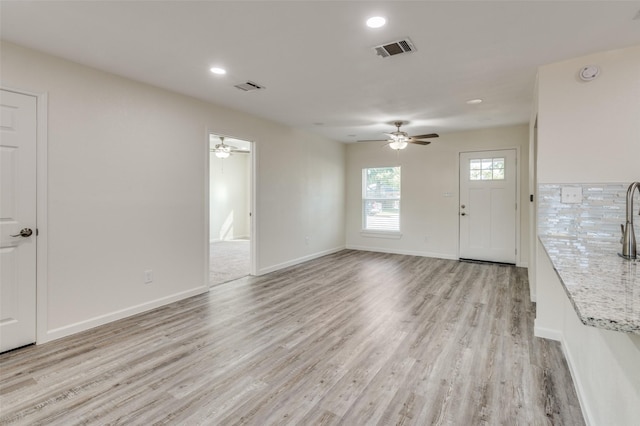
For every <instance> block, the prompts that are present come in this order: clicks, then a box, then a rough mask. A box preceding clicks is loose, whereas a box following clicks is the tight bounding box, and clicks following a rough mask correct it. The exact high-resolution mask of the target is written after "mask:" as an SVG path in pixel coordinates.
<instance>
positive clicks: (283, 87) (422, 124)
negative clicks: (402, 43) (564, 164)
mask: <svg viewBox="0 0 640 426" xmlns="http://www.w3.org/2000/svg"><path fill="white" fill-rule="evenodd" d="M0 8H1V9H0V16H1V17H0V19H1V20H0V28H1V33H0V34H1V36H2V38H3V39H6V40H9V41H12V42H15V43H17V44H21V45H24V46H28V47H32V48H35V49H38V50H42V51H45V52H48V53H51V54H53V55H57V56H61V57H63V58H67V59H70V60H72V61H76V62H79V63H82V64H86V65H90V66H93V67H96V68H100V69H103V70H107V71H110V72H113V73H116V74H120V75H123V76H126V77H129V78H131V79H134V80H139V81H143V82H146V83H150V84H153V85H156V86H160V87H164V88H167V89H170V90H173V91H176V92H180V93H184V94H187V95H190V96H194V97H197V98H200V99H204V100H207V101H210V102H213V103H216V104H221V105H225V106H228V107H231V108H234V109H238V110H241V111H246V112H248V113H251V114H255V115H258V116H262V117H265V118H268V119H271V120H275V121H278V122H281V123H284V124H287V125H290V126H293V127H296V128H300V129H304V130H307V131H310V132H314V133H319V134H322V135H325V136H327V137H329V138H332V139H336V140H340V141H344V142H350V141H355V140H356V139H372V138H379V137H381V136H383V135H382V134H381V133H382V132H386V131H391V130H394V128H393V126H391V125H390V124H389V122H392V121H394V120H398V119H400V120H406V121H409V124H408V125H407V126H405V127H404V128H403V130H406V131H407V132H409V133H410V134H422V133H431V132H438V133H447V132H452V131H460V130H470V129H477V128H483V127H494V126H503V125H510V124H516V123H526V122H528V120H529V115H530V111H531V100H532V94H533V86H534V80H535V75H536V69H537V67H538V66H540V65H543V64H548V63H553V62H557V61H561V60H564V59H569V58H571V57H576V56H581V55H585V54H589V53H594V52H599V51H603V50H609V49H614V48H620V47H626V46H631V45H634V44H638V43H640V19H637V18H636V19H634V17H636V16H637V14H638V12H639V11H640V2H638V1H633V2H631V1H622V2H617V1H597V2H594V1H590V2H586V1H566V2H562V1H494V2H485V1H470V2H462V1H441V2H435V1H409V2H404V1H387V2H368V1H348V2H345V1H279V2H275V1H257V2H248V1H225V2H222V1H197V2H188V1H163V2H156V1H128V2H120V1H91V2H78V1H75V2H72V1H45V2H33V1H2V2H1V3H0ZM374 15H382V16H385V17H386V18H387V22H388V24H387V25H386V26H385V27H383V28H380V29H375V30H373V29H369V28H367V27H366V26H365V20H366V19H367V18H368V17H371V16H374ZM406 36H408V37H410V38H411V40H412V41H413V43H414V44H415V46H416V48H417V51H416V52H414V53H409V54H403V55H398V56H395V57H390V58H385V59H382V58H380V57H378V56H376V55H375V53H374V51H373V50H372V47H373V46H375V45H379V44H383V43H387V42H390V41H394V40H397V39H399V38H403V37H406ZM585 65H586V64H585ZM212 66H222V67H224V68H226V69H227V71H228V73H227V74H226V75H224V76H217V75H213V74H211V73H210V72H209V68H210V67H212ZM576 72H577V70H576ZM246 80H252V81H254V82H256V83H258V84H261V85H264V86H265V87H266V90H264V91H260V92H242V91H240V90H238V89H236V88H234V87H233V86H234V85H235V84H238V83H243V82H245V81H246ZM472 98H482V99H484V102H483V103H482V104H480V105H476V106H473V105H467V104H466V102H465V101H467V100H469V99H472Z"/></svg>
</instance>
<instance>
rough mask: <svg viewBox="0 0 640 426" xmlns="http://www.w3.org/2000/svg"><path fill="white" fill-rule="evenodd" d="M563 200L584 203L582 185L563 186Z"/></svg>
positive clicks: (567, 202) (564, 201)
mask: <svg viewBox="0 0 640 426" xmlns="http://www.w3.org/2000/svg"><path fill="white" fill-rule="evenodd" d="M561 201H562V203H564V204H580V203H582V187H580V186H563V187H562V194H561Z"/></svg>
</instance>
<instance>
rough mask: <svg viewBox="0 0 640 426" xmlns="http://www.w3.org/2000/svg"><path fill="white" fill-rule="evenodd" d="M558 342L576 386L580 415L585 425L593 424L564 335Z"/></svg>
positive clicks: (582, 387) (584, 392) (582, 386)
mask: <svg viewBox="0 0 640 426" xmlns="http://www.w3.org/2000/svg"><path fill="white" fill-rule="evenodd" d="M560 335H561V336H562V333H560ZM560 344H561V347H562V353H564V357H565V359H566V360H567V365H569V373H571V379H572V380H573V384H574V385H575V387H576V394H577V395H578V402H579V403H580V409H581V411H582V417H584V422H585V424H586V425H587V426H591V425H593V424H595V423H594V422H593V421H592V419H593V418H594V417H593V413H592V412H591V409H590V408H589V405H588V404H587V401H585V395H586V391H585V388H584V385H583V383H582V380H581V379H580V376H579V375H578V374H576V371H575V368H574V365H576V364H575V358H574V357H573V354H572V353H571V351H570V350H569V346H568V345H567V344H566V342H565V340H564V337H562V338H561V340H560Z"/></svg>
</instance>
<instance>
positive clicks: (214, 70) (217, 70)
mask: <svg viewBox="0 0 640 426" xmlns="http://www.w3.org/2000/svg"><path fill="white" fill-rule="evenodd" d="M209 71H211V72H212V73H214V74H218V75H223V74H226V73H227V70H225V69H224V68H218V67H213V68H211V69H210V70H209Z"/></svg>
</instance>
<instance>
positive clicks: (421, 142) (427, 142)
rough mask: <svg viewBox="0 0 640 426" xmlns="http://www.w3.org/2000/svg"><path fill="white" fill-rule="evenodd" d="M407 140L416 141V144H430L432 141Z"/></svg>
mask: <svg viewBox="0 0 640 426" xmlns="http://www.w3.org/2000/svg"><path fill="white" fill-rule="evenodd" d="M407 142H409V143H414V144H416V145H429V144H430V143H431V142H429V141H414V140H411V141H407Z"/></svg>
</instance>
